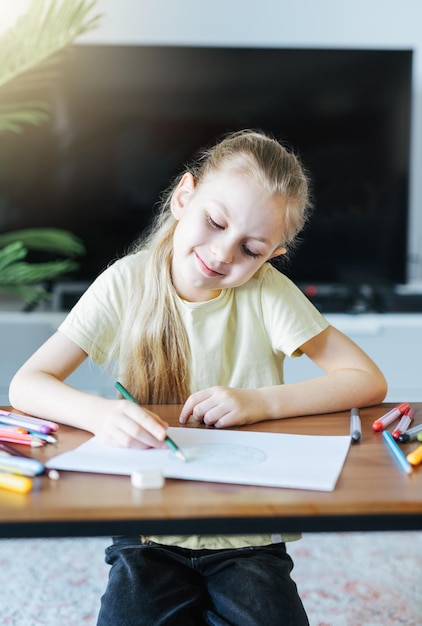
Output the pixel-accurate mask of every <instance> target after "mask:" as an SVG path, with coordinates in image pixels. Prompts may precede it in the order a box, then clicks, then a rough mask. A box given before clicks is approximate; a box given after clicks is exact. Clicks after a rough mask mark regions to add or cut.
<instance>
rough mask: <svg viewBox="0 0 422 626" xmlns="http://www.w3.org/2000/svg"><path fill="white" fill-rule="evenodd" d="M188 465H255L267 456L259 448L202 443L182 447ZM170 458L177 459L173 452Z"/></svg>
mask: <svg viewBox="0 0 422 626" xmlns="http://www.w3.org/2000/svg"><path fill="white" fill-rule="evenodd" d="M183 452H184V453H185V455H186V457H187V460H188V462H189V463H203V464H206V465H224V466H227V465H232V466H239V465H257V464H258V463H263V461H265V460H266V458H267V455H266V454H265V452H264V451H263V450H260V449H259V448H253V447H251V446H242V445H237V444H224V443H202V444H197V445H190V446H184V447H183ZM170 454H171V456H172V458H175V459H176V458H177V457H176V456H175V453H174V452H171V453H170Z"/></svg>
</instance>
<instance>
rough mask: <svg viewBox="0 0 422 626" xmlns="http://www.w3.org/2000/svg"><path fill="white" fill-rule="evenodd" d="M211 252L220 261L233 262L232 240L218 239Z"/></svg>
mask: <svg viewBox="0 0 422 626" xmlns="http://www.w3.org/2000/svg"><path fill="white" fill-rule="evenodd" d="M211 252H212V254H213V255H214V257H215V258H216V259H217V261H218V262H219V263H225V264H227V263H231V262H232V261H233V256H234V251H233V245H232V244H231V243H230V242H224V241H218V242H214V243H213V245H212V247H211Z"/></svg>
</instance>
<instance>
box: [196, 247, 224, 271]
mask: <svg viewBox="0 0 422 626" xmlns="http://www.w3.org/2000/svg"><path fill="white" fill-rule="evenodd" d="M195 257H196V259H197V261H198V264H199V267H200V269H201V271H202V273H203V274H205V275H206V276H224V274H222V273H221V272H217V270H214V269H213V268H212V267H209V266H208V265H207V264H206V263H205V261H203V260H202V259H201V257H200V256H198V254H197V253H196V252H195Z"/></svg>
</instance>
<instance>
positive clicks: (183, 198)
mask: <svg viewBox="0 0 422 626" xmlns="http://www.w3.org/2000/svg"><path fill="white" fill-rule="evenodd" d="M194 189H195V179H194V177H193V176H192V174H191V173H190V172H186V173H185V174H183V176H182V178H181V180H180V182H179V184H178V185H177V187H176V189H175V190H174V191H173V195H172V197H171V201H170V208H171V212H172V214H173V217H174V218H175V219H176V220H180V218H181V217H182V216H183V213H184V212H185V208H186V205H187V202H188V200H189V198H190V196H191V195H192V193H193V191H194Z"/></svg>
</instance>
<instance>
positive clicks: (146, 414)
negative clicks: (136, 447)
mask: <svg viewBox="0 0 422 626" xmlns="http://www.w3.org/2000/svg"><path fill="white" fill-rule="evenodd" d="M122 402H123V401H122ZM124 402H128V401H126V400H125V401H124ZM125 415H126V416H127V417H129V418H130V420H131V421H132V423H133V424H134V425H136V427H137V433H136V434H134V437H135V438H136V437H139V435H140V434H142V433H145V436H146V435H148V437H147V440H148V441H153V440H154V441H155V443H156V442H157V441H163V440H164V439H165V437H166V435H167V428H168V424H167V422H165V421H164V420H162V419H161V418H160V417H159V416H158V415H156V414H155V413H152V412H151V411H148V410H147V409H144V408H142V407H140V406H138V405H137V404H133V403H130V402H128V406H126V407H125ZM125 430H127V426H126V428H125ZM129 432H131V431H130V430H129ZM151 437H152V439H151Z"/></svg>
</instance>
